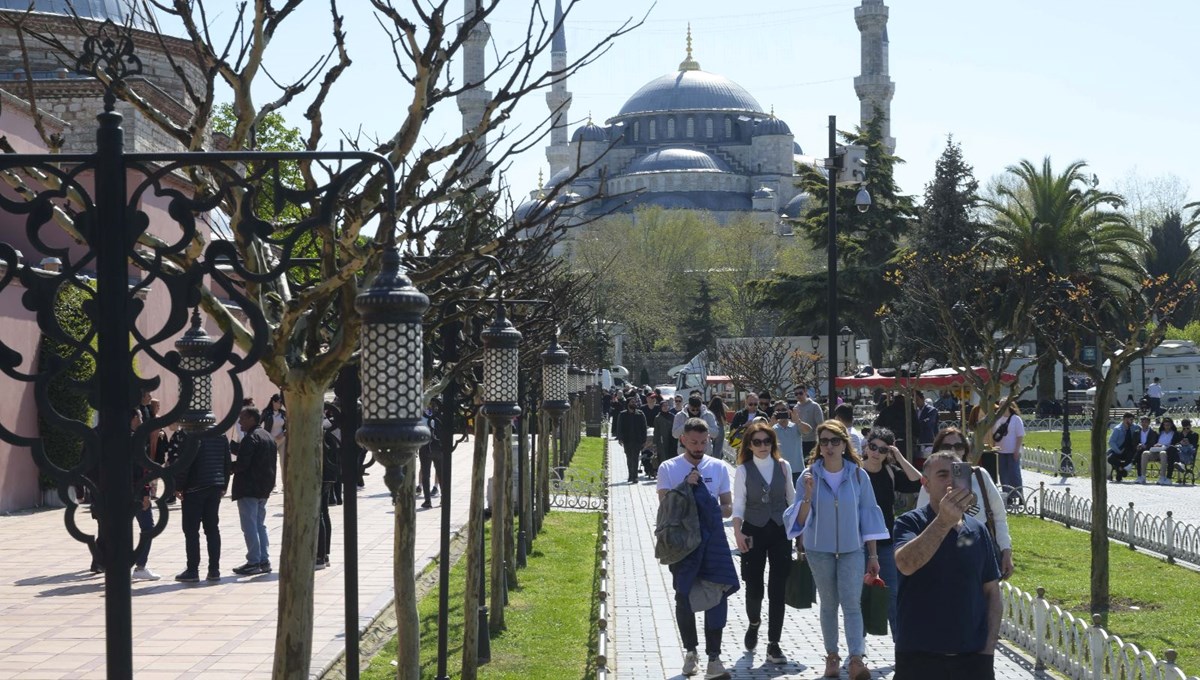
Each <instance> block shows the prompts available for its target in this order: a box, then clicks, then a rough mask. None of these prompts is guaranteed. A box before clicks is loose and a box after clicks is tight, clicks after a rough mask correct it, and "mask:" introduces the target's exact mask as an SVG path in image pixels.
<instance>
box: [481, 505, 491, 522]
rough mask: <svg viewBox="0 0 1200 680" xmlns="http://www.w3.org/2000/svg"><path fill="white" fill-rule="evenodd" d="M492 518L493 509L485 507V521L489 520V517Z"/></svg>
mask: <svg viewBox="0 0 1200 680" xmlns="http://www.w3.org/2000/svg"><path fill="white" fill-rule="evenodd" d="M491 518H492V509H491V508H484V509H483V521H485V522H486V521H488V520H489V519H491Z"/></svg>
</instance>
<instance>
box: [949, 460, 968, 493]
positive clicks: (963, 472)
mask: <svg viewBox="0 0 1200 680" xmlns="http://www.w3.org/2000/svg"><path fill="white" fill-rule="evenodd" d="M950 488H951V489H962V490H964V491H966V492H967V493H971V464H970V463H962V462H954V463H951V464H950Z"/></svg>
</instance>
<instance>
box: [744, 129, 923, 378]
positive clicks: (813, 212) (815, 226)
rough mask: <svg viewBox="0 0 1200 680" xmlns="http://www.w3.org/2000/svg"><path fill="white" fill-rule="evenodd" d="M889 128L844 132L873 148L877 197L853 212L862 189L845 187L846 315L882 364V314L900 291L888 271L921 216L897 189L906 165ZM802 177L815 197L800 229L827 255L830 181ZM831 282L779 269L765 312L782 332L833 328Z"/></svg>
mask: <svg viewBox="0 0 1200 680" xmlns="http://www.w3.org/2000/svg"><path fill="white" fill-rule="evenodd" d="M882 124H883V117H882V116H875V117H874V118H873V119H872V120H871V122H870V123H868V124H867V125H866V127H860V128H858V129H857V130H856V131H855V132H853V133H846V132H843V133H841V135H842V138H843V139H844V140H845V141H846V142H847V143H850V144H858V145H861V146H865V147H866V149H867V158H866V160H867V167H868V168H869V170H868V171H867V177H866V181H865V183H864V185H863V187H864V188H866V190H867V191H868V192H869V193H870V194H871V200H872V204H871V209H870V210H869V211H867V212H865V213H860V212H857V211H855V210H853V209H851V208H850V206H853V205H854V199H855V195H856V194H857V193H858V190H859V187H840V188H838V190H837V192H838V193H837V201H838V206H840V209H839V210H838V214H837V246H838V281H837V283H838V290H837V295H838V310H839V312H838V313H839V316H840V319H841V320H842V322H843V323H846V324H849V325H850V326H851V328H852V329H853V330H854V331H855V332H856V334H857V336H858V337H860V338H861V337H866V338H869V339H870V340H871V361H872V362H873V363H875V364H876V365H879V364H880V363H881V362H882V359H883V337H884V335H883V326H882V317H881V316H880V314H879V312H880V310H881V309H884V308H885V307H886V305H887V304H888V303H889V302H891V301H892V300H893V299H894V298H895V296H896V294H897V288H896V286H895V285H893V284H892V283H890V282H889V281H888V278H887V273H888V271H889V270H890V268H891V267H892V262H893V260H894V258H895V257H896V255H897V252H898V249H899V246H900V244H901V242H902V240H903V239H904V238H905V237H906V235H907V234H908V232H909V230H910V228H911V224H912V221H913V218H914V217H915V215H916V209H915V207H914V203H913V200H912V197H911V196H906V195H903V194H901V193H900V188H899V187H898V186H897V185H896V182H895V178H894V176H893V171H894V169H895V167H896V165H897V164H899V163H903V162H904V161H903V160H901V159H900V158H899V157H897V156H895V155H893V154H890V153H888V152H887V149H886V148H885V147H884V145H883V139H882V137H883V130H882ZM800 172H801V176H800V187H801V189H802V190H804V191H807V192H808V193H809V194H810V195H812V196H813V200H812V201H811V202H810V205H811V206H812V207H811V208H810V209H809V211H808V212H807V213H806V214H805V215H804V216H803V218H802V219H800V220H798V222H797V224H798V226H799V227H800V229H801V231H802V232H803V233H804V234H805V235H806V236H807V237H808V239H809V240H810V241H811V242H812V244H813V246H814V248H815V249H818V250H821V249H824V248H825V247H826V244H827V242H828V241H827V239H828V221H827V217H828V215H829V206H828V205H827V200H826V193H827V192H826V188H827V180H826V177H825V174H824V172H823V170H821V169H819V168H816V167H811V166H806V167H802V168H801V169H800ZM828 280H829V279H828V274H827V272H824V271H819V272H814V273H808V274H800V273H790V272H779V273H777V274H776V275H775V276H774V277H772V278H770V279H766V280H759V281H756V282H754V283H753V284H752V285H753V286H754V287H755V288H756V289H757V293H758V294H759V295H761V298H760V301H759V303H758V304H759V307H760V308H767V309H774V310H777V311H778V312H780V315H781V326H782V330H784V331H786V332H791V333H795V334H798V335H808V334H810V333H814V332H822V331H824V330H825V325H826V318H827V316H826V293H827V291H828Z"/></svg>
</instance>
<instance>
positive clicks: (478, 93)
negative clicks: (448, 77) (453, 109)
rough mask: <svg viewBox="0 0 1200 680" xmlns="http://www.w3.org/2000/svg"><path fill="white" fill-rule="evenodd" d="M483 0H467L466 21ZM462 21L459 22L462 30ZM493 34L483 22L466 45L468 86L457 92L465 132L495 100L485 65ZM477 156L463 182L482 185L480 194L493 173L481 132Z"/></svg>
mask: <svg viewBox="0 0 1200 680" xmlns="http://www.w3.org/2000/svg"><path fill="white" fill-rule="evenodd" d="M479 1H480V0H464V5H465V12H464V18H465V20H470V19H471V18H472V17H474V16H475V13H476V12H477V11H479ZM461 27H462V24H459V28H460V29H461ZM491 37H492V32H491V27H489V26H488V24H487V22H486V21H480V22H479V23H478V24H476V25H475V27H474V28H473V29H472V30H471V35H470V36H469V37H468V38H467V41H466V43H465V44H464V45H463V86H464V87H465V88H467V89H465V90H463V92H462V93H461V94H459V95H458V110H459V112H460V113H462V119H463V132H464V133H465V132H467V131H469V130H474V129H475V128H476V127H478V126H479V124H480V122H481V121H482V120H483V111H484V109H485V108H487V103H488V102H489V101H491V99H492V93H491V92H489V91H487V90H486V89H484V86H483V85H484V83H483V81H484V78H485V73H486V68H487V67H486V64H485V62H484V50H485V49H486V48H487V43H488V41H489V40H490V39H491ZM475 154H476V155H475V156H474V157H472V160H471V161H469V163H470V165H471V166H472V167H471V168H470V170H469V172H468V173H467V176H466V178H465V179H464V182H465V183H467V184H469V185H472V186H474V185H476V184H479V186H478V188H477V193H482V192H484V191H487V185H486V184H482V182H484V181H485V179H486V178H487V177H488V176H489V175H490V174H491V170H492V166H491V163H489V162H488V160H487V135H480V136H479V137H478V138H476V140H475Z"/></svg>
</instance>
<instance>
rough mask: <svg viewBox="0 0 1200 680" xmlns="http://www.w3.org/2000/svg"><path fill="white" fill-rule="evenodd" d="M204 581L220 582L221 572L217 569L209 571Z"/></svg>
mask: <svg viewBox="0 0 1200 680" xmlns="http://www.w3.org/2000/svg"><path fill="white" fill-rule="evenodd" d="M204 580H205V581H220V580H221V572H220V571H219V570H217V569H209V570H208V576H205V577H204Z"/></svg>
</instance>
